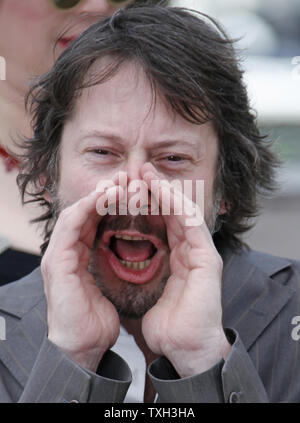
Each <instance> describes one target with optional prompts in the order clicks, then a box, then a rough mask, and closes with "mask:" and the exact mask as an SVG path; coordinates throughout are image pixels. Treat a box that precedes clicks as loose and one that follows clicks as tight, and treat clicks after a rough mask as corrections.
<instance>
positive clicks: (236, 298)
mask: <svg viewBox="0 0 300 423" xmlns="http://www.w3.org/2000/svg"><path fill="white" fill-rule="evenodd" d="M222 256H223V261H224V272H223V285H222V302H223V324H224V327H225V328H226V333H227V335H228V338H229V339H230V341H231V343H232V351H231V353H230V355H229V357H228V358H227V359H226V361H225V362H224V361H223V360H221V361H220V362H219V363H217V364H216V365H215V366H214V367H213V368H211V369H209V370H208V371H206V372H205V373H202V374H199V375H195V376H193V377H189V378H183V379H180V378H179V377H178V375H177V374H176V372H175V370H174V368H173V367H172V365H171V363H170V362H169V361H168V360H167V359H166V358H164V357H161V358H159V359H158V360H156V361H155V362H153V363H152V364H151V365H150V366H149V369H148V372H149V375H150V377H151V380H152V383H153V385H154V387H155V389H156V391H157V392H158V401H159V402H188V403H192V402H299V401H300V366H299V363H298V361H299V345H300V344H299V342H300V340H299V341H297V338H298V337H297V336H296V337H295V336H292V333H294V334H295V333H297V327H295V325H294V324H293V322H295V321H294V320H293V318H294V317H295V316H297V315H300V295H299V294H300V263H299V262H296V261H291V260H287V259H283V258H277V257H272V256H270V255H267V254H262V253H257V252H254V251H251V250H247V249H244V250H243V252H242V253H241V254H234V253H232V252H231V251H229V250H226V251H225V252H224V254H222ZM0 316H2V319H1V321H0V323H2V324H3V323H4V322H5V324H6V328H5V335H6V336H5V339H2V340H0V401H1V402H71V401H78V402H122V401H123V399H124V397H125V395H126V391H127V389H128V387H129V384H130V381H131V373H130V369H129V367H128V365H127V364H126V363H125V361H124V360H123V359H122V358H121V357H119V356H118V355H117V354H115V353H113V352H112V351H107V353H106V354H105V356H104V357H103V359H102V361H101V363H100V365H99V368H98V370H97V373H96V374H94V373H91V372H89V371H87V370H86V369H83V368H81V367H80V366H78V365H76V364H75V363H73V362H72V361H71V360H69V358H68V357H67V356H66V355H65V354H64V353H63V352H61V351H60V350H59V349H58V348H57V347H56V346H55V345H54V344H52V343H51V342H50V341H49V340H48V339H47V323H46V302H45V297H44V292H43V282H42V277H41V273H40V270H39V269H36V270H35V271H34V272H33V273H32V274H31V275H29V276H27V277H25V278H23V279H21V280H20V281H17V282H14V283H12V284H8V285H5V286H3V287H2V288H1V289H0ZM296 320H297V319H296ZM299 321H300V320H299ZM2 329H3V327H2ZM293 331H294V332H293ZM0 334H1V332H0ZM2 334H3V330H2ZM299 334H300V330H299ZM2 338H4V336H2Z"/></svg>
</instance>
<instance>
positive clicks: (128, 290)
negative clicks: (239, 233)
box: [52, 193, 221, 319]
mask: <svg viewBox="0 0 300 423" xmlns="http://www.w3.org/2000/svg"><path fill="white" fill-rule="evenodd" d="M52 199H53V201H52V210H53V216H54V220H55V221H56V220H57V219H58V216H59V214H60V212H61V211H62V210H63V209H64V208H66V207H67V205H66V204H64V202H63V201H62V200H61V199H60V198H59V197H58V196H57V195H55V194H54V195H53V194H52ZM220 204H221V196H220V195H218V193H216V195H215V199H214V203H213V205H212V206H211V208H210V210H209V211H207V212H206V215H205V222H206V224H207V227H208V229H209V231H210V233H211V235H213V234H214V233H215V232H217V231H218V229H219V219H218V216H219V210H220ZM123 218H124V216H120V217H119V219H123ZM126 218H127V221H128V222H130V223H128V224H127V227H129V226H130V224H131V228H132V227H133V226H134V221H135V220H138V219H141V220H140V222H141V221H142V220H143V218H145V216H141V215H139V216H138V217H134V216H132V218H131V219H129V220H128V216H126ZM132 223H133V226H132ZM100 227H101V223H100V225H99V228H100ZM125 228H126V227H124V225H123V227H122V229H125ZM138 229H139V231H140V232H141V233H143V229H142V223H139V224H138ZM99 232H101V230H99V229H98V231H97V234H99ZM144 233H145V232H144ZM98 242H99V237H98V236H96V239H95V242H94V245H93V248H92V251H91V259H90V263H89V267H88V270H89V272H90V273H91V275H92V276H93V278H94V280H95V283H96V285H97V286H98V287H99V289H100V290H101V292H102V294H103V295H104V296H105V297H106V298H107V299H108V300H109V301H110V302H111V303H112V304H113V305H114V306H115V308H116V310H117V312H118V314H119V316H120V318H127V319H139V318H141V317H143V316H144V315H145V314H146V313H147V311H148V310H150V309H151V308H152V307H153V306H154V305H155V304H156V303H157V301H158V299H159V298H160V297H161V295H162V294H163V291H164V288H165V286H166V283H167V281H168V279H169V277H170V270H169V265H167V266H166V267H167V270H166V271H165V274H163V275H162V276H161V279H160V281H159V282H158V283H156V284H155V287H153V288H152V289H149V288H148V286H147V284H145V285H138V284H134V283H130V282H127V281H122V285H121V287H120V288H119V289H118V290H116V289H112V288H111V287H110V284H109V281H107V280H105V279H104V277H103V275H102V274H101V269H99V266H98V260H97V254H98V252H97V250H98V248H97V247H98ZM165 243H166V245H167V237H166V232H165ZM167 248H168V245H167ZM167 259H168V260H169V255H167Z"/></svg>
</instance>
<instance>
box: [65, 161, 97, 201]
mask: <svg viewBox="0 0 300 423" xmlns="http://www.w3.org/2000/svg"><path fill="white" fill-rule="evenodd" d="M98 180H99V179H98V178H97V177H95V176H91V175H90V173H89V172H88V171H87V170H86V169H84V168H82V167H78V166H76V165H75V164H73V165H71V166H70V164H68V163H67V162H66V161H64V160H62V162H61V170H60V180H59V197H60V198H61V200H62V201H63V202H64V203H66V204H73V203H74V202H76V201H78V200H79V199H80V198H83V197H85V196H86V195H88V194H89V193H90V192H92V191H93V190H94V189H95V188H96V186H97V183H98Z"/></svg>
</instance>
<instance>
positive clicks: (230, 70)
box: [18, 4, 278, 252]
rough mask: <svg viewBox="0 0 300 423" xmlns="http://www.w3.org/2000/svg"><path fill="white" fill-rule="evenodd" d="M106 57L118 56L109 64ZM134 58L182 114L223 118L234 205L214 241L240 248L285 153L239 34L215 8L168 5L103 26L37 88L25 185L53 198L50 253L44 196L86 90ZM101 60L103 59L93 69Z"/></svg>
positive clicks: (36, 198) (222, 161) (229, 200)
mask: <svg viewBox="0 0 300 423" xmlns="http://www.w3.org/2000/svg"><path fill="white" fill-rule="evenodd" d="M104 57H110V61H109V65H106V66H105V67H104V66H103V65H102V66H101V58H104ZM128 61H132V62H134V63H136V64H138V65H139V66H141V67H142V68H143V70H144V72H145V74H146V76H147V77H148V79H149V81H150V83H151V86H152V89H153V90H154V93H156V92H159V93H160V94H162V95H163V96H164V98H165V99H166V100H167V102H168V104H169V105H170V106H171V108H172V109H173V110H174V111H175V112H176V113H178V114H179V115H181V116H182V117H183V118H185V119H187V120H188V121H190V122H192V123H195V124H198V125H199V124H203V123H204V122H206V121H209V120H210V121H212V122H213V124H214V127H215V130H216V132H217V135H218V140H219V154H218V166H217V174H216V178H215V188H216V189H218V192H221V194H222V198H223V199H224V200H225V202H226V205H227V213H226V214H225V215H223V216H221V217H220V219H221V224H220V228H219V230H218V232H217V233H216V234H215V235H214V240H215V242H216V243H219V242H221V243H223V242H225V243H226V245H229V246H230V247H231V248H233V249H238V248H240V247H241V246H242V245H243V243H242V240H241V236H240V235H241V234H242V233H243V232H245V231H247V230H248V229H249V228H250V227H251V226H252V225H251V224H250V219H251V218H252V217H254V216H256V215H257V213H258V197H259V195H261V194H264V195H265V194H267V193H268V192H271V191H272V190H273V189H274V188H275V186H276V185H275V183H274V175H275V169H276V167H277V165H278V160H277V158H276V155H275V154H274V152H273V151H272V149H271V146H270V141H268V140H267V139H266V138H265V137H264V136H261V135H260V133H259V131H258V128H257V125H256V116H255V114H254V113H253V111H252V110H251V109H250V107H249V102H248V97H247V91H246V87H245V85H244V82H243V79H242V78H243V72H242V70H241V67H240V65H239V60H238V59H237V54H236V52H235V50H234V46H233V41H232V40H231V39H229V38H228V37H227V35H226V34H225V32H224V31H223V29H222V28H221V26H220V25H219V24H218V23H217V22H216V21H215V20H214V19H212V18H209V17H208V16H207V15H204V14H202V13H198V12H194V13H191V11H189V10H187V9H185V8H176V7H168V6H166V5H162V4H158V5H152V6H143V5H137V6H136V5H135V6H132V7H129V8H128V9H125V10H119V11H118V12H116V13H115V14H114V15H113V16H112V17H110V18H106V19H104V20H101V21H99V22H97V23H95V24H93V25H92V26H91V27H90V28H88V29H87V30H86V31H85V32H84V33H83V34H82V35H81V36H80V37H79V38H78V39H77V40H76V41H75V42H74V43H73V44H72V45H71V46H70V47H69V48H68V49H67V50H66V51H65V52H64V53H63V54H62V55H61V56H60V58H59V59H58V60H57V62H56V64H55V65H54V67H53V68H52V69H51V70H50V71H49V72H48V73H47V74H45V75H43V76H42V77H40V78H39V79H38V80H37V82H36V83H35V85H34V86H33V87H32V89H31V91H30V93H29V96H28V98H27V106H29V108H30V111H31V112H32V113H33V130H34V136H33V137H32V138H30V139H26V140H25V146H24V148H25V153H24V155H23V156H22V160H23V167H22V170H21V172H20V174H19V176H18V184H19V187H20V190H21V194H22V199H23V203H27V202H39V203H40V204H41V205H42V206H43V214H41V216H40V217H39V218H38V219H35V222H44V223H45V233H44V244H43V245H42V246H41V251H42V252H44V251H45V249H46V247H47V244H48V242H49V238H50V236H51V232H52V230H53V225H54V224H55V219H54V214H53V210H52V205H51V203H49V202H48V201H47V200H45V198H44V194H45V192H46V191H50V192H51V190H52V188H53V186H54V185H55V184H56V183H57V182H58V180H59V147H60V141H61V135H62V130H63V127H64V124H65V122H66V121H67V120H68V119H69V117H70V116H71V114H72V111H73V110H74V106H75V104H76V101H77V98H78V96H80V93H81V91H82V90H83V89H85V88H86V87H89V86H92V85H94V84H100V83H103V82H104V81H107V80H108V79H109V78H111V77H112V76H113V75H115V74H116V72H118V71H119V70H120V68H121V66H122V64H123V63H125V62H128ZM95 62H97V64H98V63H99V66H97V67H95V69H97V72H96V74H95V72H93V76H92V72H89V71H90V69H91V66H92V65H93V64H94V63H95ZM105 63H107V61H106V62H105ZM41 178H43V180H45V184H40V180H41ZM27 195H29V199H27V200H26V198H27Z"/></svg>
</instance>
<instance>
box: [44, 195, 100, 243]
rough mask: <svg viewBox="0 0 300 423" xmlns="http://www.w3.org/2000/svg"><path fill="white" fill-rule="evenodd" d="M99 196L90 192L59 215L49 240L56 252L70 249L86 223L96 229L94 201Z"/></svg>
mask: <svg viewBox="0 0 300 423" xmlns="http://www.w3.org/2000/svg"><path fill="white" fill-rule="evenodd" d="M102 195H103V194H102ZM99 196H101V193H99V192H96V191H92V192H91V193H90V194H89V195H87V196H86V197H83V198H81V199H80V200H78V201H77V202H75V203H74V204H72V205H71V206H69V207H67V208H65V209H64V210H63V211H62V212H61V213H60V216H59V218H58V220H57V222H56V225H55V227H54V230H53V233H52V236H51V240H50V243H51V244H52V245H53V244H54V245H55V248H57V249H58V250H64V249H69V248H71V247H72V246H73V245H74V244H75V243H76V242H78V240H79V239H80V238H81V233H82V229H83V227H84V225H85V224H87V222H89V224H90V225H94V226H95V229H96V224H97V222H98V221H99V216H97V213H96V201H97V199H98V198H99Z"/></svg>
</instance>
